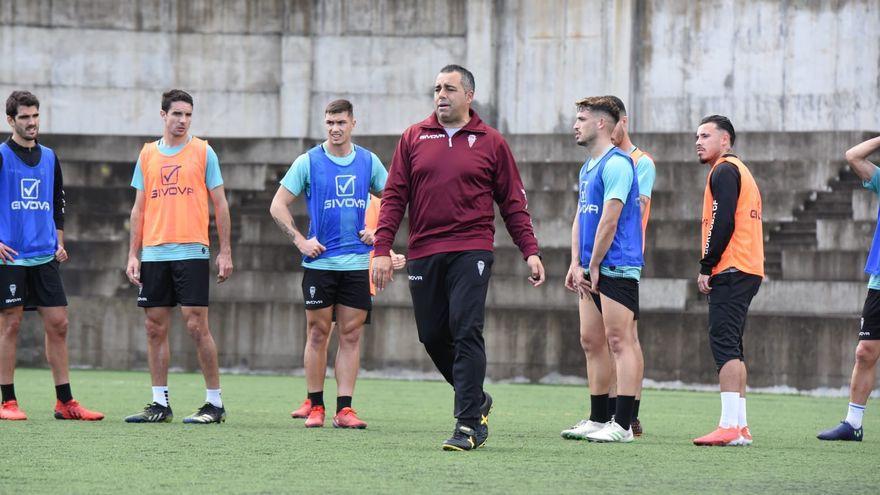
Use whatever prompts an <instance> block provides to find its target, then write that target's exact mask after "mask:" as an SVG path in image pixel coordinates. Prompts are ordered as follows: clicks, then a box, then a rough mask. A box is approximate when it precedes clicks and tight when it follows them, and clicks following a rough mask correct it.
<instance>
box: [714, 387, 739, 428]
mask: <svg viewBox="0 0 880 495" xmlns="http://www.w3.org/2000/svg"><path fill="white" fill-rule="evenodd" d="M738 418H739V392H721V422H720V423H718V426H720V427H722V428H736V425H737V421H738Z"/></svg>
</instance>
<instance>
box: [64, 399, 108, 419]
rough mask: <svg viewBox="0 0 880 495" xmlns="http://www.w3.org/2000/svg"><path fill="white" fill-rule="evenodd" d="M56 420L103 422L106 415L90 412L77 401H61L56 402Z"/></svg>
mask: <svg viewBox="0 0 880 495" xmlns="http://www.w3.org/2000/svg"><path fill="white" fill-rule="evenodd" d="M55 419H78V420H80V421H101V420H102V419H104V413H99V412H97V411H89V410H88V409H86V408H84V407H83V406H81V405H79V402H77V401H76V400H73V399H71V400H69V401H67V402H66V403H63V402H61V401H60V400H57V401H55Z"/></svg>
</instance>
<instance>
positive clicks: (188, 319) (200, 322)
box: [166, 306, 220, 390]
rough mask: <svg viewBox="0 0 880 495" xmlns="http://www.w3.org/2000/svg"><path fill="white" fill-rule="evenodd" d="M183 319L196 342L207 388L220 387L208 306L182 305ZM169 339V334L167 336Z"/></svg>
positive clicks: (215, 348) (218, 368) (215, 347)
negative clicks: (209, 326) (209, 324)
mask: <svg viewBox="0 0 880 495" xmlns="http://www.w3.org/2000/svg"><path fill="white" fill-rule="evenodd" d="M180 311H181V313H183V320H184V322H185V323H186V329H187V331H188V332H189V336H190V337H192V339H193V342H195V344H196V351H197V353H198V356H199V365H200V366H201V367H202V375H203V376H204V377H205V388H207V389H212V390H213V389H218V388H220V367H219V365H218V364H217V346H216V345H215V344H214V337H213V336H212V335H211V329H210V328H208V308H207V307H206V306H181V308H180ZM166 339H167V336H166Z"/></svg>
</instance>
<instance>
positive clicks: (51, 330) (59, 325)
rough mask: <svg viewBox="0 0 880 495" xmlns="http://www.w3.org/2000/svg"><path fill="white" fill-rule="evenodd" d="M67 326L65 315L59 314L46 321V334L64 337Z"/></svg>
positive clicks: (59, 337)
mask: <svg viewBox="0 0 880 495" xmlns="http://www.w3.org/2000/svg"><path fill="white" fill-rule="evenodd" d="M67 328H68V320H67V316H59V317H57V318H52V319H51V320H47V321H46V335H48V336H49V337H50V338H56V339H66V338H67Z"/></svg>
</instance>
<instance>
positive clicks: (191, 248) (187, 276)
mask: <svg viewBox="0 0 880 495" xmlns="http://www.w3.org/2000/svg"><path fill="white" fill-rule="evenodd" d="M192 112H193V100H192V96H190V95H189V94H188V93H186V92H184V91H181V90H177V89H174V90H171V91H168V92H166V93H165V94H163V95H162V111H161V112H159V114H160V115H161V117H162V119H163V120H164V122H165V130H164V133H163V136H162V139H160V140H159V141H154V142H151V143H147V144H145V145H144V147H143V149H142V150H141V153H140V156H139V157H138V162H137V165H136V166H135V172H134V176H133V178H132V182H131V185H132V187H134V188H135V189H136V190H137V196H136V197H135V202H134V207H133V208H132V210H131V242H130V244H129V253H128V266H127V268H126V275H127V276H128V279H129V280H130V281H131V283H132V284H135V285H137V286H138V287H139V291H138V298H137V302H138V306H140V307H142V308H144V312H145V314H146V330H147V358H148V361H149V364H150V377H151V379H152V382H153V401H152V402H151V403H149V404H147V407H146V408H144V410H143V411H141V412H139V413H137V414H133V415H131V416H128V417H126V418H125V421H126V422H128V423H158V422H170V421H171V419H172V417H173V415H172V412H171V406H170V404H169V402H168V362H169V360H170V351H169V347H168V330H169V328H170V327H171V309H172V308H173V307H174V306H177V305H178V304H179V305H180V310H181V313H182V315H183V319H184V321H185V323H186V328H187V330H188V331H189V334H190V336H191V337H192V339H193V341H194V342H195V345H196V350H197V352H198V359H199V365H200V366H201V368H202V374H203V375H204V377H205V386H206V388H207V392H206V399H205V404H204V405H203V406H201V407H200V408H199V410H198V411H196V412H195V413H194V414H192V415H191V416H188V417H186V418H184V420H183V422H184V423H199V424H204V423H222V422H223V421H225V420H226V409H225V408H224V407H223V401H222V400H221V399H220V371H219V368H218V365H217V348H216V346H215V344H214V337H213V336H212V335H211V331H210V329H209V328H208V287H209V279H210V252H209V244H210V242H209V240H208V224H209V221H210V218H209V209H208V201H209V200H210V201H211V202H212V203H213V205H214V215H215V219H216V221H217V234H218V237H219V239H220V253H219V255H218V256H217V268H218V270H219V273H218V275H217V282H218V283H221V282H224V281H226V279H227V278H229V276H230V275H231V274H232V248H231V246H230V242H229V231H230V226H231V221H230V218H229V205H228V203H227V202H226V192H225V189H224V188H223V177H222V176H221V175H220V164H219V160H218V159H217V155H216V153H214V150H213V149H212V148H211V147H210V146H209V145H208V143H207V141H204V140H201V139H199V138H197V137H193V136H190V135H189V127H190V123H191V122H192ZM138 255H140V259H139V258H138Z"/></svg>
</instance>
